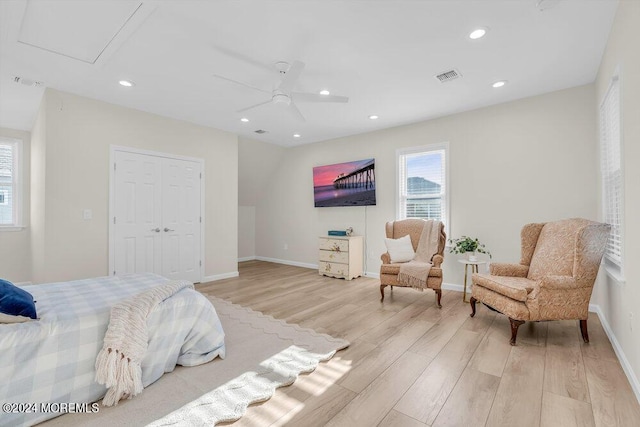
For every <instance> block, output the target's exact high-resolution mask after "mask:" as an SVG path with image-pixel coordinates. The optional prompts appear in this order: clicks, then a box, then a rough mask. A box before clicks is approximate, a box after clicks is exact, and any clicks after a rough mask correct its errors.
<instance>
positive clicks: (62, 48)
mask: <svg viewBox="0 0 640 427" xmlns="http://www.w3.org/2000/svg"><path fill="white" fill-rule="evenodd" d="M141 6H142V2H141V1H139V0H121V1H113V0H93V1H77V0H75V1H74V0H57V1H43V0H29V1H28V2H27V6H26V9H25V13H24V16H23V18H22V23H21V25H20V31H19V33H18V42H20V43H23V44H26V45H30V46H33V47H36V48H39V49H43V50H46V51H49V52H52V53H56V54H58V55H63V56H66V57H69V58H73V59H77V60H79V61H82V62H86V63H88V64H93V63H95V62H96V61H97V60H98V58H99V57H100V55H101V54H102V52H104V50H105V49H106V48H107V47H108V46H109V44H110V43H111V41H112V40H113V39H114V38H115V37H116V36H117V35H118V33H119V32H120V31H121V30H122V29H123V28H124V27H125V25H126V24H127V22H128V21H129V20H130V19H131V18H132V17H133V15H134V14H135V13H136V11H138V9H140V7H141Z"/></svg>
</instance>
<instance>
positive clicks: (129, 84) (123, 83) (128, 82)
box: [118, 80, 136, 87]
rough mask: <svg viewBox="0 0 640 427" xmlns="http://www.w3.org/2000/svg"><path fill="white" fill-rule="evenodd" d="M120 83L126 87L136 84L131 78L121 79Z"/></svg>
mask: <svg viewBox="0 0 640 427" xmlns="http://www.w3.org/2000/svg"><path fill="white" fill-rule="evenodd" d="M118 84H119V85H120V86H124V87H134V86H135V85H136V84H135V83H134V82H132V81H131V80H120V81H119V82H118Z"/></svg>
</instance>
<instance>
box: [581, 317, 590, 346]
mask: <svg viewBox="0 0 640 427" xmlns="http://www.w3.org/2000/svg"><path fill="white" fill-rule="evenodd" d="M580 332H581V333H582V339H583V340H584V342H587V343H588V342H589V331H588V330H587V319H584V320H580Z"/></svg>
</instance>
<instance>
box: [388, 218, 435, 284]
mask: <svg viewBox="0 0 640 427" xmlns="http://www.w3.org/2000/svg"><path fill="white" fill-rule="evenodd" d="M439 242H440V221H436V220H433V219H430V220H428V221H427V223H426V224H425V225H424V227H423V229H422V234H421V235H420V241H419V242H418V248H417V249H416V255H415V256H414V257H413V260H411V261H409V262H406V263H403V264H401V265H400V273H399V274H398V282H400V284H401V285H404V286H411V287H412V288H416V289H420V290H423V289H425V288H426V287H427V277H428V276H429V270H431V266H432V265H433V264H432V263H431V258H433V256H434V255H435V254H436V253H438V243H439Z"/></svg>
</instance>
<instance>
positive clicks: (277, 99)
mask: <svg viewBox="0 0 640 427" xmlns="http://www.w3.org/2000/svg"><path fill="white" fill-rule="evenodd" d="M272 100H273V103H274V104H282V105H289V104H291V98H290V97H289V95H286V94H284V93H276V94H275V95H273V98H272Z"/></svg>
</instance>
